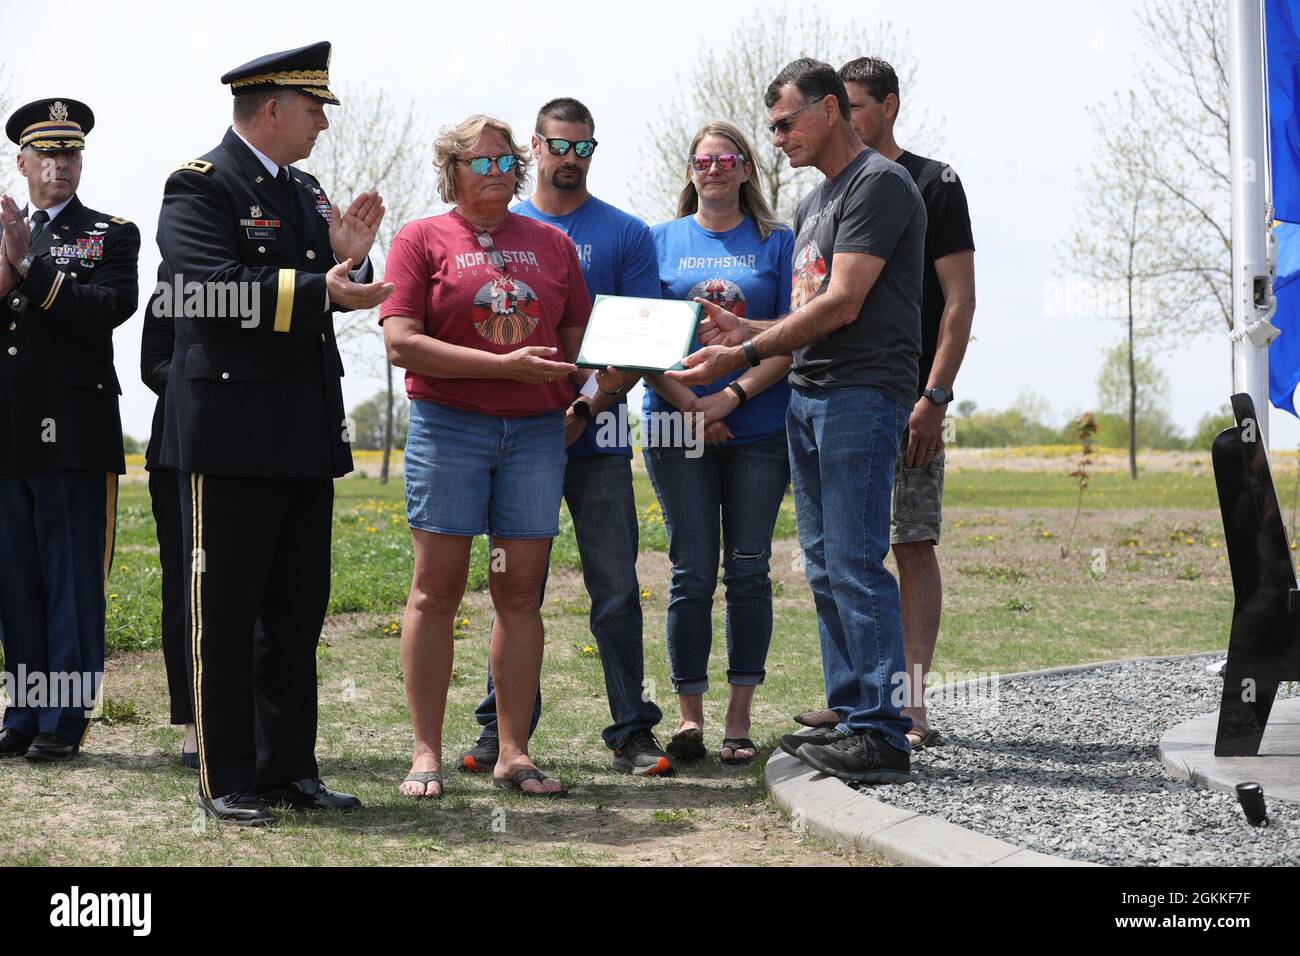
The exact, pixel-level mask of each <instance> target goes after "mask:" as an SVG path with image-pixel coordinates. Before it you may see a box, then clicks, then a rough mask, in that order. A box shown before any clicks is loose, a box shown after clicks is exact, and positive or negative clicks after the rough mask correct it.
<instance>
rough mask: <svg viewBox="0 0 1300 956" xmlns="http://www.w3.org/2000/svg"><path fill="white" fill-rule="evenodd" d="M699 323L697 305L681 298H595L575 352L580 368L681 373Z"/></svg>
mask: <svg viewBox="0 0 1300 956" xmlns="http://www.w3.org/2000/svg"><path fill="white" fill-rule="evenodd" d="M699 324H700V304H699V303H698V302H683V301H682V300H680V299H642V298H637V297H634V296H628V295H598V296H596V301H595V303H594V304H593V305H592V307H591V317H590V318H588V319H587V330H586V331H585V332H584V333H583V336H582V348H581V349H579V350H578V360H577V363H576V364H577V365H579V366H581V367H582V368H605V367H606V366H607V365H612V366H614V367H615V368H621V369H634V370H636V371H639V372H666V371H668V370H669V369H680V368H684V367H685V366H683V365H682V359H683V358H685V357H686V356H687V355H689V354H690V352H691V346H692V345H693V344H694V342H695V329H696V327H697V326H698V325H699Z"/></svg>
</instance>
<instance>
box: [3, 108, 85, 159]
mask: <svg viewBox="0 0 1300 956" xmlns="http://www.w3.org/2000/svg"><path fill="white" fill-rule="evenodd" d="M94 126H95V114H94V113H92V112H91V111H90V107H89V106H87V105H86V104H85V103H82V102H80V101H78V100H70V99H68V98H67V97H66V96H62V97H58V98H57V99H50V100H36V101H35V102H34V103H28V104H27V105H26V106H20V107H18V109H16V110H14V112H13V114H12V115H11V116H10V117H9V121H8V122H7V123H5V133H6V135H8V137H9V139H10V141H11V142H14V143H17V144H18V148H19V149H22V148H23V147H25V146H30V147H31V148H32V149H39V150H46V151H49V150H62V149H85V148H86V134H87V133H89V132H90V131H91V129H93V128H94Z"/></svg>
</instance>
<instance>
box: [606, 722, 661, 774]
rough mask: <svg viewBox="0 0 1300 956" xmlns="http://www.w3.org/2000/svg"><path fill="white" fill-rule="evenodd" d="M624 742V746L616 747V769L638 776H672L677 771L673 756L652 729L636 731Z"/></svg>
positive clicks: (614, 758)
mask: <svg viewBox="0 0 1300 956" xmlns="http://www.w3.org/2000/svg"><path fill="white" fill-rule="evenodd" d="M622 743H623V746H621V747H615V748H614V756H613V759H612V761H611V763H612V764H613V766H614V769H615V770H621V771H623V772H624V773H631V774H635V775H636V776H638V777H671V776H673V775H674V774H675V773H676V772H677V768H675V767H674V766H673V761H672V758H671V757H669V756H668V754H666V753H665V752H664V750H663V748H662V747H660V746H659V741H658V740H656V739H655V735H654V734H652V733H651V732H650V731H648V730H637V731H634V732H633V733H632V734H631V735H630V736H628V737H626V738H625V739H624V740H623V742H622Z"/></svg>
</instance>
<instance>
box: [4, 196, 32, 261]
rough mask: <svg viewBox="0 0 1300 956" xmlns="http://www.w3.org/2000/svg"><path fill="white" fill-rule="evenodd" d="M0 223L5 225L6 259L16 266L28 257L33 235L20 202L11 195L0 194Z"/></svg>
mask: <svg viewBox="0 0 1300 956" xmlns="http://www.w3.org/2000/svg"><path fill="white" fill-rule="evenodd" d="M0 225H2V226H3V227H4V245H5V259H6V260H7V261H8V263H9V264H10V265H11V266H16V265H18V263H20V262H22V261H23V259H25V258H26V257H27V253H28V251H29V250H30V249H31V245H32V236H31V233H30V232H29V231H28V229H27V220H26V219H24V218H23V214H22V212H21V211H20V210H19V208H18V204H17V203H16V202H14V201H13V199H12V198H10V197H9V196H0Z"/></svg>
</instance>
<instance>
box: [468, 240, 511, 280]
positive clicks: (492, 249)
mask: <svg viewBox="0 0 1300 956" xmlns="http://www.w3.org/2000/svg"><path fill="white" fill-rule="evenodd" d="M476 238H477V239H478V244H479V248H481V249H482V250H483V251H484V252H486V253H487V260H488V263H489V264H490V265H491V266H492V268H493V269H496V270H497V271H498V272H501V273H507V272H509V271H510V270H508V269H507V268H506V260H505V257H504V256H503V255H501V253H500V252H499V251H498V250H497V246H496V243H495V242H493V241H492V233H490V232H480V233H479V234H478V236H477V237H476Z"/></svg>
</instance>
